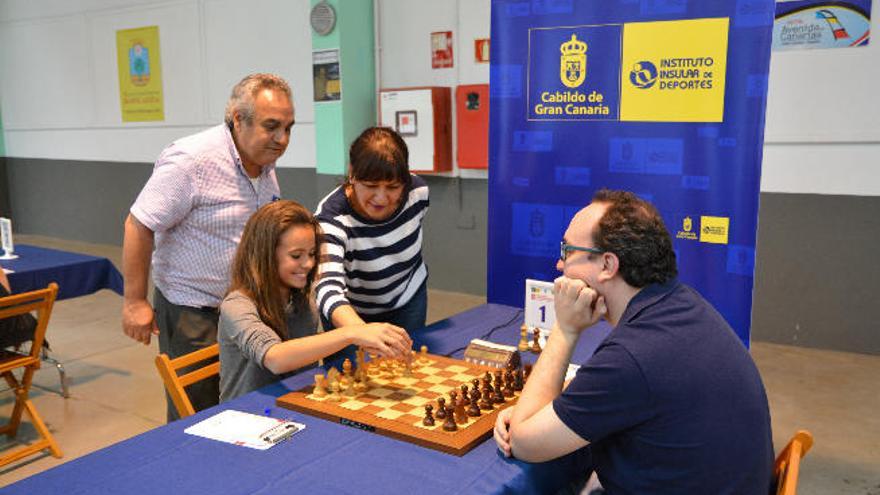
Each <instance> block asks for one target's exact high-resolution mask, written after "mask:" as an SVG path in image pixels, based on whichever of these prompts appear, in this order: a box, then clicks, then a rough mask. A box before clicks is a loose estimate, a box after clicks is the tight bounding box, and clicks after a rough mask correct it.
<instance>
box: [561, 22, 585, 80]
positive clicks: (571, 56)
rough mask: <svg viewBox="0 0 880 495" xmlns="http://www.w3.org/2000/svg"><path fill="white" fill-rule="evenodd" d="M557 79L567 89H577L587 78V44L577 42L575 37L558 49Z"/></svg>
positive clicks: (572, 36)
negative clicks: (559, 53)
mask: <svg viewBox="0 0 880 495" xmlns="http://www.w3.org/2000/svg"><path fill="white" fill-rule="evenodd" d="M559 50H560V51H561V52H562V56H560V57H559V78H560V79H561V80H562V84H564V85H566V86H567V87H569V88H577V87H578V86H580V85H581V84H583V83H584V78H586V77H587V44H586V43H584V42H583V41H578V39H577V36H576V35H574V34H573V35H571V40H570V41H567V42H565V43H563V44H562V46H560V47H559Z"/></svg>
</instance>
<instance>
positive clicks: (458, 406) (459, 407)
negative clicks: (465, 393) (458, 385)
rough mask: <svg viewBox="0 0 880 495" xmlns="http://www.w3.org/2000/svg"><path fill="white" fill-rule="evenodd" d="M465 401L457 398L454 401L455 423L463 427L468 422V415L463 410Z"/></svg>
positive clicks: (462, 398)
mask: <svg viewBox="0 0 880 495" xmlns="http://www.w3.org/2000/svg"><path fill="white" fill-rule="evenodd" d="M466 403H467V401H466V400H465V398H464V397H459V398H458V400H456V401H455V422H456V423H458V424H460V425H463V424H467V422H468V414H467V410H466V409H465V404H466Z"/></svg>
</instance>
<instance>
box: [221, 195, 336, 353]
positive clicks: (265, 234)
mask: <svg viewBox="0 0 880 495" xmlns="http://www.w3.org/2000/svg"><path fill="white" fill-rule="evenodd" d="M298 226H299V227H302V226H305V227H311V228H312V229H313V230H314V232H315V256H316V259H315V266H313V267H312V269H311V270H310V271H309V274H308V277H307V281H306V286H305V287H304V288H302V289H295V288H291V289H290V301H283V300H282V299H281V296H280V294H281V281H280V279H279V277H278V258H277V257H276V255H275V250H276V248H277V247H278V242H279V240H280V239H281V235H282V234H284V232H285V231H287V229H289V228H291V227H298ZM322 242H323V234H322V232H321V227H320V226H319V225H318V221H317V220H316V219H315V217H314V216H313V215H312V214H311V212H309V210H307V209H305V208H304V207H303V206H302V205H301V204H299V203H297V202H296V201H289V200H279V201H274V202H272V203H269V204H267V205H265V206H263V207H262V208H260V209H259V210H257V212H256V213H254V214H253V216H251V218H250V219H249V220H248V222H247V224H246V225H245V227H244V233H243V234H242V235H241V242H240V243H239V245H238V250H237V251H236V252H235V260H234V261H233V262H232V282H231V284H230V286H229V292H232V291H236V290H237V291H239V292H242V293H243V294H244V295H246V296H247V297H249V298H250V299H251V300H252V301H253V302H254V305H256V307H257V311H258V312H259V314H260V319H262V320H263V322H264V323H266V325H268V326H269V327H270V328H272V330H274V331H275V333H276V334H278V336H279V337H280V338H282V339H286V338H287V320H286V317H285V306H286V305H287V303H288V302H290V303H292V304H294V305H295V306H296V307H298V308H301V309H306V310H308V309H310V307H311V294H312V283H313V282H314V280H315V277H316V275H317V273H318V261H320V259H319V257H320V253H321V243H322Z"/></svg>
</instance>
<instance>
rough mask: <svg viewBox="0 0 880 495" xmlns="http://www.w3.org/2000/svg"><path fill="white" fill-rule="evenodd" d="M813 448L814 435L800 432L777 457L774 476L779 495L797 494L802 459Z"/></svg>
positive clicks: (805, 431)
mask: <svg viewBox="0 0 880 495" xmlns="http://www.w3.org/2000/svg"><path fill="white" fill-rule="evenodd" d="M812 446H813V435H811V434H810V432H809V431H807V430H800V431H798V432H797V433H795V434H794V436H793V437H792V438H791V440H790V441H789V442H788V445H786V446H785V448H784V449H782V452H780V453H779V456H777V457H776V462H775V463H774V466H773V474H774V475H775V476H776V494H777V495H795V494H796V493H797V482H798V472H799V470H800V464H801V457H803V456H805V455H806V454H807V452H809V450H810V448H811V447H812Z"/></svg>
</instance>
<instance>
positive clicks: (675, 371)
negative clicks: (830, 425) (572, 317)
mask: <svg viewBox="0 0 880 495" xmlns="http://www.w3.org/2000/svg"><path fill="white" fill-rule="evenodd" d="M587 331H589V330H587ZM553 409H554V411H556V414H557V416H559V418H560V419H561V420H562V422H563V423H565V424H566V425H567V426H568V427H569V428H571V429H572V430H573V431H574V432H575V433H577V434H578V435H580V436H581V437H582V438H584V439H585V440H588V441H589V442H590V444H591V449H592V454H593V462H594V468H595V470H596V472H597V473H598V475H599V479H600V481H601V482H602V485H603V486H604V487H605V489H606V490H607V492H608V493H611V494H617V493H638V494H643V493H687V494H697V493H699V494H704V493H705V494H710V493H711V494H713V495H717V494H762V495H763V494H766V493H768V491H769V489H770V484H771V480H772V468H773V441H772V438H771V433H770V412H769V408H768V405H767V395H766V394H765V392H764V385H763V383H762V382H761V376H760V375H759V374H758V370H757V368H756V367H755V364H754V362H753V361H752V358H751V356H749V353H748V351H747V350H746V348H745V347H744V346H743V344H742V342H741V341H740V340H739V338H738V337H737V336H736V334H735V333H734V332H733V330H732V329H731V328H730V326H729V325H728V324H727V322H726V321H725V320H724V318H723V317H722V316H721V315H720V314H718V312H717V311H715V309H714V308H713V307H712V306H711V305H710V304H709V303H708V302H706V300H705V299H703V298H702V297H701V296H700V295H699V294H698V293H697V292H696V291H695V290H693V289H691V288H690V287H688V286H686V285H683V284H681V283H679V282H678V281H670V282H668V283H666V284H663V285H650V286H647V287H645V288H644V289H642V290H641V291H640V292H639V293H638V294H637V295H636V296H635V297H634V298H633V299H632V300H631V301H630V303H629V305H628V306H627V308H626V310H625V311H624V313H623V317H622V318H621V320H620V323H619V324H618V326H617V327H615V328H614V330H612V331H611V333H610V334H609V335H608V337H607V338H606V339H605V340H604V341H603V342H602V344H601V345H600V346H599V348H598V349H597V350H596V353H595V354H594V355H593V356H592V357H591V358H590V359H589V360H588V361H587V362H586V363H585V364H584V365H583V366H582V367H581V368H580V370H579V371H578V373H577V375H576V376H575V378H574V379H573V380H572V382H571V383H570V384H569V386H568V387H567V388H566V390H565V391H564V392H563V393H562V395H560V396H559V397H558V398H557V399H556V400H555V401H553Z"/></svg>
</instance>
